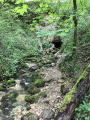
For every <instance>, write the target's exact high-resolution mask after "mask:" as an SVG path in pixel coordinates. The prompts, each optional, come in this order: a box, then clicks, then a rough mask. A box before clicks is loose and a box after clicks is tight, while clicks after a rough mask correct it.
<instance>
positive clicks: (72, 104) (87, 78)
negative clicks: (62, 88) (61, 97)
mask: <svg viewBox="0 0 90 120" xmlns="http://www.w3.org/2000/svg"><path fill="white" fill-rule="evenodd" d="M85 74H86V75H85ZM82 76H83V77H81V76H80V79H78V81H77V83H76V84H75V86H74V88H75V87H77V88H76V91H74V92H71V91H70V92H69V94H67V95H68V97H71V99H70V101H69V102H67V101H66V103H65V101H63V103H64V104H63V107H61V108H60V109H59V111H60V112H58V114H57V116H56V117H55V119H54V120H73V116H74V111H75V108H76V107H77V106H78V105H79V103H80V99H81V97H82V96H83V95H84V94H85V92H86V91H87V90H88V89H89V87H90V64H89V67H88V68H87V69H86V70H85V71H84V72H83V74H82ZM73 90H74V89H73ZM71 93H72V95H71ZM67 95H66V96H67ZM70 95H71V96H70ZM66 96H65V97H66Z"/></svg>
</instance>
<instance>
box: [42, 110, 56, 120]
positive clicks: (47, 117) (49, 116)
mask: <svg viewBox="0 0 90 120" xmlns="http://www.w3.org/2000/svg"><path fill="white" fill-rule="evenodd" d="M41 118H43V119H44V120H51V119H52V118H54V111H53V110H51V109H45V110H44V111H43V112H42V113H41Z"/></svg>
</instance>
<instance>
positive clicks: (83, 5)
mask: <svg viewBox="0 0 90 120" xmlns="http://www.w3.org/2000/svg"><path fill="white" fill-rule="evenodd" d="M0 1H1V3H0V33H1V34H0V80H6V79H7V80H8V79H10V78H12V77H13V76H14V75H16V73H17V69H18V68H19V67H20V65H21V64H22V65H23V61H24V59H25V57H27V56H29V57H30V56H39V55H40V54H41V52H40V46H39V44H38V39H39V38H40V39H41V40H43V37H44V36H51V35H57V36H60V37H61V41H62V46H61V48H60V51H61V53H62V54H67V53H69V55H68V56H67V57H66V59H65V61H64V62H63V64H62V65H61V66H60V69H61V70H62V71H63V72H65V73H66V75H67V76H69V77H70V78H72V80H73V81H74V82H76V81H75V78H78V76H79V75H80V74H78V73H79V72H80V71H83V69H84V68H85V67H86V66H87V65H88V64H90V47H89V46H90V28H89V26H90V6H89V4H90V0H77V9H76V11H74V10H73V2H72V1H68V2H60V1H59V0H57V1H56V2H55V3H54V2H53V0H45V1H44V0H35V3H34V2H29V3H25V2H24V0H0ZM45 15H49V16H50V18H51V19H49V22H50V24H52V25H53V23H56V25H57V26H56V30H55V31H52V30H49V31H46V32H45V31H40V32H38V34H39V35H38V37H37V31H36V30H35V27H36V26H39V25H41V24H43V21H45ZM74 17H76V19H77V21H78V24H77V26H76V27H77V39H76V43H75V44H74V42H75V41H74V32H75V24H74V21H73V20H74ZM42 44H43V46H44V47H45V48H46V49H47V48H49V47H50V45H51V43H49V42H48V41H46V42H45V41H44V42H43V41H42ZM80 73H81V72H80ZM27 97H28V96H27ZM89 97H90V96H88V95H85V98H84V102H83V103H84V105H82V104H81V105H80V106H79V108H77V109H76V112H80V113H79V116H78V114H77V113H76V117H75V120H80V119H85V120H89V118H88V116H87V115H86V114H88V112H89V111H90V109H88V104H89V103H88V101H87V100H86V98H89ZM26 99H27V98H26ZM81 112H82V113H83V114H81ZM84 114H85V115H84ZM77 116H78V117H77Z"/></svg>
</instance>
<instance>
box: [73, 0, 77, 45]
mask: <svg viewBox="0 0 90 120" xmlns="http://www.w3.org/2000/svg"><path fill="white" fill-rule="evenodd" d="M73 8H74V16H73V21H74V39H73V46H76V43H77V16H76V12H77V3H76V0H73Z"/></svg>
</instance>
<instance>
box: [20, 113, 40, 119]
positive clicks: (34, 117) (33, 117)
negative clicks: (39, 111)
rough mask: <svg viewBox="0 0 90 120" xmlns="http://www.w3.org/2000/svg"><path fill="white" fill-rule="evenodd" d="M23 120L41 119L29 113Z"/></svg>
mask: <svg viewBox="0 0 90 120" xmlns="http://www.w3.org/2000/svg"><path fill="white" fill-rule="evenodd" d="M21 120H39V117H38V116H37V115H35V114H33V113H27V114H26V115H24V116H23V117H22V118H21Z"/></svg>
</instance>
